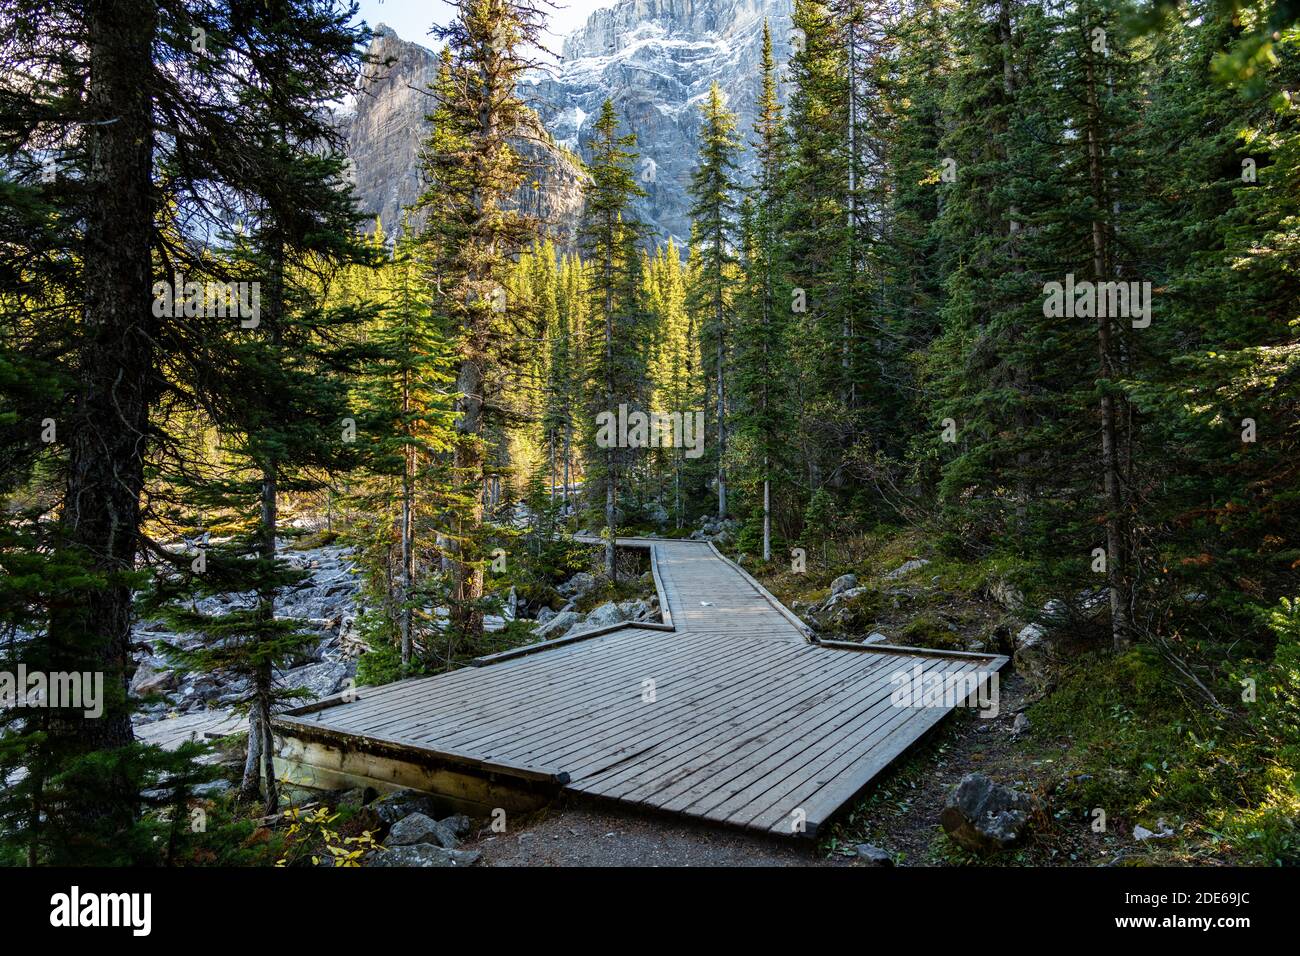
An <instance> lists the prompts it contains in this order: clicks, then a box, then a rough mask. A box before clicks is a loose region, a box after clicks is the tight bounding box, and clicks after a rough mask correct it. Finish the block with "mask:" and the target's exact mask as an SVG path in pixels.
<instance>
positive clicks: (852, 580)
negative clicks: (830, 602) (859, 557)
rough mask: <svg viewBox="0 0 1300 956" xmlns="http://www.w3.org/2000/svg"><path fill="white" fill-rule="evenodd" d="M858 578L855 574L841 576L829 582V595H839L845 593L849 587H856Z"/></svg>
mask: <svg viewBox="0 0 1300 956" xmlns="http://www.w3.org/2000/svg"><path fill="white" fill-rule="evenodd" d="M857 583H858V576H857V575H856V574H841V575H840V576H839V577H838V578H836V579H835V580H834V581H832V582H831V594H839V593H840V592H841V591H847V590H848V589H849V588H851V587H856V586H857Z"/></svg>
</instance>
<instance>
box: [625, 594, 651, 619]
mask: <svg viewBox="0 0 1300 956" xmlns="http://www.w3.org/2000/svg"><path fill="white" fill-rule="evenodd" d="M618 610H619V613H620V614H622V615H623V620H625V621H648V620H649V619H650V618H652V617H654V612H653V611H651V610H650V605H649V604H647V603H646V602H645V601H642V600H640V599H637V600H634V601H624V602H623V603H622V604H620V605H619V606H618Z"/></svg>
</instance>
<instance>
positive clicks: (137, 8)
mask: <svg viewBox="0 0 1300 956" xmlns="http://www.w3.org/2000/svg"><path fill="white" fill-rule="evenodd" d="M86 19H87V33H86V42H87V46H88V53H89V59H90V70H89V80H88V83H89V88H88V94H87V101H88V106H89V110H88V118H89V119H90V120H91V122H89V123H87V124H86V125H85V126H84V127H82V128H83V130H84V134H85V137H86V147H87V155H88V160H89V165H88V168H87V170H86V178H85V182H84V183H83V184H82V186H83V187H84V188H83V189H82V190H81V192H82V193H83V194H84V196H85V198H86V205H85V246H84V253H83V257H84V258H83V261H84V281H85V284H84V293H83V301H82V313H83V314H82V318H83V328H82V332H81V335H82V342H81V346H80V349H79V353H78V355H77V359H78V363H77V384H76V397H75V404H74V406H73V409H72V412H71V418H70V419H69V420H68V421H67V423H66V426H65V434H66V435H67V445H68V448H67V455H68V458H67V462H68V464H67V484H66V491H65V496H64V499H63V501H64V504H63V512H62V514H61V515H60V524H59V531H60V534H61V536H62V539H63V542H64V544H65V546H66V547H68V548H69V550H70V551H71V552H72V553H74V554H79V555H80V556H81V557H82V558H84V560H85V562H86V566H87V570H88V571H90V572H92V573H96V574H100V575H103V576H104V579H105V581H104V583H103V585H101V586H88V587H85V588H84V589H81V590H80V591H79V593H78V594H77V596H76V600H75V601H73V602H69V603H68V604H66V605H61V606H56V607H54V608H52V609H51V614H50V621H49V640H50V644H51V647H52V651H53V653H52V658H51V661H50V667H51V669H52V670H66V671H102V672H103V674H104V698H105V699H104V712H103V714H102V715H101V716H100V717H99V718H98V719H88V718H86V717H84V716H83V715H82V713H81V712H80V711H58V712H57V713H55V714H53V715H52V719H51V721H50V725H49V729H50V735H51V744H52V746H51V749H52V750H54V751H61V752H64V753H90V752H94V751H101V750H115V749H118V748H121V747H125V746H128V745H129V744H131V742H132V740H133V739H134V735H133V733H132V730H131V715H130V708H129V704H128V700H127V683H128V680H129V678H130V672H131V670H132V658H131V586H130V584H129V583H128V582H127V581H126V580H125V579H124V577H123V575H125V574H127V573H129V572H131V571H132V570H133V569H134V567H135V556H136V546H137V534H138V531H139V524H140V494H141V491H142V489H143V486H144V472H143V461H144V455H145V452H146V449H147V448H148V444H149V441H148V418H149V405H150V401H151V398H152V395H153V389H154V387H155V355H154V349H153V345H152V342H153V341H154V340H155V336H154V332H153V326H154V325H155V324H156V320H155V319H154V318H153V313H152V310H151V308H150V301H151V289H152V283H151V281H150V266H151V260H150V244H151V241H152V238H153V214H154V212H155V208H154V198H153V191H152V183H151V179H150V176H151V171H152V163H153V140H154V130H153V123H152V103H151V96H150V83H149V73H150V70H151V64H152V45H153V40H154V35H155V32H156V30H157V8H156V5H155V4H152V3H146V2H141V0H113V2H107V0H96V2H92V3H90V4H88V9H87V17H86ZM63 801H64V802H63V803H62V805H61V806H60V807H59V808H58V814H59V816H60V817H61V818H63V820H64V822H65V823H66V825H67V826H68V827H69V828H70V829H73V830H83V831H89V830H90V828H91V826H90V825H91V824H92V822H98V823H100V824H102V825H103V826H101V827H98V828H99V829H107V830H109V831H116V832H124V831H126V830H127V829H129V828H130V827H131V825H132V823H133V821H134V820H135V818H136V815H137V813H138V809H139V806H138V794H136V793H135V790H134V787H133V786H132V785H131V782H130V781H129V780H128V779H126V777H125V776H124V775H114V776H113V777H111V778H106V779H104V780H103V786H102V787H101V788H97V789H96V791H95V792H94V793H93V794H91V793H86V794H82V793H78V792H68V793H66V794H65V795H64V798H63ZM52 812H53V811H52ZM83 824H84V825H83Z"/></svg>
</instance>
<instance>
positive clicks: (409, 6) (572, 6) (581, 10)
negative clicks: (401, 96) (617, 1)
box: [359, 0, 614, 53]
mask: <svg viewBox="0 0 1300 956" xmlns="http://www.w3.org/2000/svg"><path fill="white" fill-rule="evenodd" d="M556 5H557V6H558V7H560V9H557V10H554V11H552V12H551V14H550V17H549V18H548V20H549V22H548V24H547V27H548V29H549V32H550V34H551V40H550V41H549V43H548V45H549V46H550V47H551V50H552V51H553V52H554V53H559V52H560V39H561V38H562V37H563V36H564V35H565V34H567V33H569V32H570V31H571V30H573V29H574V28H575V27H579V26H582V24H583V23H585V22H586V20H587V17H588V16H590V15H591V11H593V10H597V9H599V8H600V7H609V6H613V5H614V0H556ZM359 6H360V10H359V13H360V17H361V19H363V20H365V21H366V22H367V23H368V24H370V25H371V26H372V27H373V26H375V25H376V24H380V23H386V24H388V25H389V26H390V27H392V28H393V29H394V30H395V31H397V35H398V36H399V37H401V38H402V39H403V40H411V41H413V42H415V43H422V44H424V45H425V46H433V39H432V38H431V37H430V36H428V33H429V25H430V24H432V23H447V22H448V21H449V20H450V19H451V17H452V5H451V4H450V3H447V2H446V0H359Z"/></svg>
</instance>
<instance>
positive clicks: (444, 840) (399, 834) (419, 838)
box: [384, 813, 460, 850]
mask: <svg viewBox="0 0 1300 956" xmlns="http://www.w3.org/2000/svg"><path fill="white" fill-rule="evenodd" d="M415 843H436V844H437V845H438V846H441V847H443V848H445V849H448V850H454V849H456V847H458V846H459V845H460V841H459V840H458V839H456V832H455V831H454V830H453V829H452V828H451V827H450V826H448V825H447V824H445V823H441V822H440V821H438V820H434V819H433V818H432V817H429V816H428V815H426V814H423V813H412V814H411V815H410V816H406V817H403V818H402V819H400V820H398V821H397V822H396V823H394V824H393V827H392V829H391V830H389V831H388V836H387V837H386V838H385V839H384V845H385V846H410V845H412V844H415Z"/></svg>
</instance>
